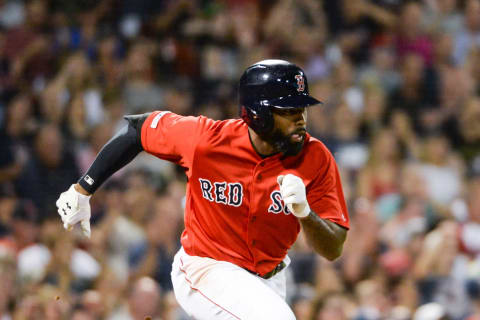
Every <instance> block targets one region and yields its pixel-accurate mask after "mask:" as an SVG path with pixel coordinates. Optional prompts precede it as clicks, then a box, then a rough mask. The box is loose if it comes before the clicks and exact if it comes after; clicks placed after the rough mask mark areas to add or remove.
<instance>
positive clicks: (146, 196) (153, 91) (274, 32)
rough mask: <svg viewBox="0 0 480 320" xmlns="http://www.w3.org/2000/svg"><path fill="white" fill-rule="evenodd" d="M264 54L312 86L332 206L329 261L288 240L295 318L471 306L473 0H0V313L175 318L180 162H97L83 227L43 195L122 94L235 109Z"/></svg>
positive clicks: (77, 160) (479, 240)
mask: <svg viewBox="0 0 480 320" xmlns="http://www.w3.org/2000/svg"><path fill="white" fill-rule="evenodd" d="M266 58H282V59H287V60H290V61H292V62H295V63H296V64H298V65H299V66H301V67H302V68H303V69H304V70H305V71H306V74H307V77H308V80H309V85H310V92H311V94H312V95H313V96H315V97H317V98H319V99H320V100H322V101H323V102H324V104H323V105H322V106H320V107H314V108H310V109H309V110H308V112H309V114H308V117H309V118H308V122H309V124H308V126H309V127H308V130H309V132H310V133H311V134H312V135H313V136H314V137H317V138H319V139H320V140H322V141H323V142H324V143H325V144H326V145H327V147H328V148H329V149H330V150H331V152H332V153H333V154H334V156H335V158H336V160H337V163H338V165H339V168H340V171H341V175H342V179H343V186H344V192H345V196H346V199H347V202H348V206H349V213H350V216H351V230H350V231H349V235H348V239H347V242H346V245H345V248H344V253H343V255H342V257H341V258H340V259H338V260H337V261H335V262H333V263H332V262H328V261H327V260H325V259H323V258H321V257H319V256H318V255H316V254H314V253H313V251H312V250H311V249H310V248H309V247H308V245H307V244H306V242H305V239H304V237H303V236H302V234H300V237H299V239H298V241H297V243H296V244H295V246H294V248H292V250H291V251H290V256H291V257H292V264H291V266H290V267H289V268H288V270H289V271H288V272H289V274H288V278H289V288H288V302H289V304H290V305H291V306H292V308H293V310H294V312H295V314H296V316H297V319H299V320H347V319H348V320H350V319H351V320H380V319H382V320H383V319H384V320H409V319H412V320H434V319H436V320H440V319H443V320H445V319H450V320H478V319H480V0H421V1H420V0H419V1H402V0H348V1H347V0H343V1H327V0H324V1H321V0H275V1H273V0H191V1H188V0H99V1H94V0H82V1H69V0H1V1H0V319H1V320H10V319H13V320H17V319H18V320H27V319H28V320H34V319H42V320H43V319H47V320H50V319H71V320H98V319H112V320H130V319H131V320H139V319H141V320H143V319H145V318H146V317H147V318H148V317H150V318H151V319H163V320H183V319H187V317H186V316H185V314H184V313H183V312H182V311H181V310H180V309H179V307H178V305H177V303H176V301H175V298H174V295H173V293H172V291H171V283H170V275H169V273H170V269H171V262H172V259H173V255H174V254H175V252H176V251H177V250H178V248H179V245H180V244H179V235H180V233H181V231H182V228H183V201H184V195H185V184H186V181H185V177H184V174H183V172H182V170H181V169H179V168H177V167H175V166H173V165H171V164H170V163H168V162H165V161H161V160H158V159H155V158H153V157H152V156H149V155H146V154H141V155H140V156H139V157H137V159H135V160H134V162H132V163H131V164H129V165H128V166H127V167H126V168H124V169H122V170H121V171H119V172H118V173H116V174H115V175H114V176H113V177H112V178H111V179H110V180H109V181H108V182H107V183H106V184H105V185H104V186H103V187H102V188H101V189H99V190H98V192H97V193H96V194H95V196H94V197H93V198H92V200H91V203H92V222H93V227H92V237H91V239H87V238H85V237H82V236H81V235H80V233H79V232H77V231H78V230H74V232H66V231H65V230H63V227H62V224H61V221H60V219H58V217H57V212H56V208H55V200H56V199H57V197H58V196H59V194H60V193H61V192H63V191H65V190H66V189H68V187H69V186H70V184H72V183H73V182H75V181H76V180H77V179H78V178H79V176H80V175H81V173H83V172H84V171H85V170H86V169H87V168H88V166H89V165H90V164H91V162H92V161H93V159H94V157H95V155H96V154H97V152H98V151H99V150H100V149H101V147H102V145H103V144H104V143H105V142H106V141H108V139H109V138H110V137H111V136H112V135H113V134H114V132H116V131H117V130H118V129H119V128H121V127H122V126H124V125H125V121H124V120H123V118H122V116H123V115H125V114H135V113H143V112H147V111H152V110H156V109H160V110H170V111H172V112H176V113H178V114H182V115H188V114H194V115H198V114H203V115H206V116H208V117H211V118H214V119H225V118H235V117H237V112H238V111H237V110H238V106H237V96H236V94H237V93H236V86H237V81H238V79H239V76H240V74H241V73H242V72H243V70H244V68H245V67H247V66H248V65H250V64H252V63H254V62H257V61H259V60H263V59H266ZM312 161H315V160H314V159H312Z"/></svg>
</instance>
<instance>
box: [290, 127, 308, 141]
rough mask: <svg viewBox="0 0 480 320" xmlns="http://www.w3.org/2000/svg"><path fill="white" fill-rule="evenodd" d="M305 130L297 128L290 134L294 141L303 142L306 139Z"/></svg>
mask: <svg viewBox="0 0 480 320" xmlns="http://www.w3.org/2000/svg"><path fill="white" fill-rule="evenodd" d="M305 134H306V131H305V130H297V131H295V132H294V133H292V134H291V135H290V137H291V138H292V140H293V141H294V142H302V141H303V140H304V139H305Z"/></svg>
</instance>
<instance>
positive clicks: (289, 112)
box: [272, 108, 305, 116]
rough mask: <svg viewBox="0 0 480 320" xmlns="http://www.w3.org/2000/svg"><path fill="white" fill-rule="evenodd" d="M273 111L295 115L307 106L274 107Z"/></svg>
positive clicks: (285, 114) (283, 114)
mask: <svg viewBox="0 0 480 320" xmlns="http://www.w3.org/2000/svg"><path fill="white" fill-rule="evenodd" d="M272 111H273V112H274V113H276V114H278V115H280V116H293V115H296V114H299V113H303V112H304V111H305V108H291V109H280V108H273V109H272Z"/></svg>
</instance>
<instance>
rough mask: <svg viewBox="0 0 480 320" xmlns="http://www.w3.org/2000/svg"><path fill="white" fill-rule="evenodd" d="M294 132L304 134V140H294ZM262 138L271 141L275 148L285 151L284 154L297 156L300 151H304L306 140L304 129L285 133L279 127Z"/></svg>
mask: <svg viewBox="0 0 480 320" xmlns="http://www.w3.org/2000/svg"><path fill="white" fill-rule="evenodd" d="M294 134H300V135H302V136H303V139H302V141H300V142H294V141H292V135H294ZM262 139H263V140H265V141H267V142H268V143H270V144H271V145H272V146H273V147H274V148H275V150H277V151H279V152H281V153H283V155H284V156H296V155H297V154H299V153H300V151H302V148H303V143H304V141H305V133H304V131H301V132H298V131H294V132H292V133H290V134H283V133H282V132H281V131H280V130H279V129H274V130H273V131H271V132H270V133H268V134H266V135H265V136H264V137H262Z"/></svg>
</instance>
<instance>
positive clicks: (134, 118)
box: [123, 112, 152, 145]
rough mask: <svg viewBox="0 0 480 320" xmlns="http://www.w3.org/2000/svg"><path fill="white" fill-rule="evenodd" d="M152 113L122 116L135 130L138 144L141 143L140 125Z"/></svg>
mask: <svg viewBox="0 0 480 320" xmlns="http://www.w3.org/2000/svg"><path fill="white" fill-rule="evenodd" d="M151 114H152V113H151V112H148V113H144V114H132V115H128V116H123V118H124V119H125V120H127V121H128V124H129V126H131V127H132V128H134V129H135V130H136V132H137V142H138V144H139V145H142V126H143V123H144V122H145V120H147V118H148V116H150V115H151Z"/></svg>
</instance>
